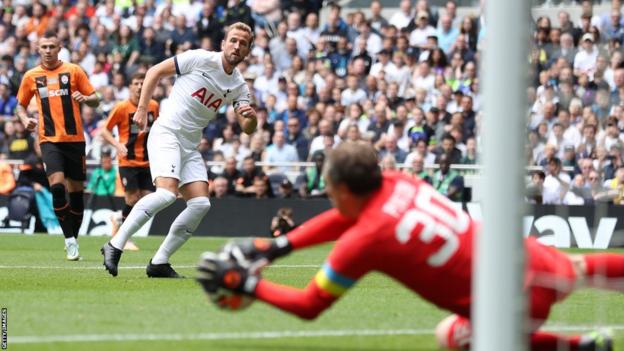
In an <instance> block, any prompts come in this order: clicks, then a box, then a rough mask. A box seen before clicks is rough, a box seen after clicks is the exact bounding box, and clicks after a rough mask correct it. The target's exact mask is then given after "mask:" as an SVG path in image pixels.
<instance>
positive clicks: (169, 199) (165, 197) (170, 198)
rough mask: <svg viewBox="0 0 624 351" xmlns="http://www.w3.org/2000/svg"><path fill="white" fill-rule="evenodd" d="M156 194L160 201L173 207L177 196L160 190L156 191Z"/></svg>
mask: <svg viewBox="0 0 624 351" xmlns="http://www.w3.org/2000/svg"><path fill="white" fill-rule="evenodd" d="M155 194H156V196H158V197H160V199H161V200H162V202H163V203H164V204H165V205H166V206H169V205H171V204H172V203H174V202H175V200H176V194H175V193H173V192H171V191H169V190H167V189H163V188H158V189H156V192H155Z"/></svg>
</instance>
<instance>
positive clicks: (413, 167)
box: [403, 152, 432, 184]
mask: <svg viewBox="0 0 624 351" xmlns="http://www.w3.org/2000/svg"><path fill="white" fill-rule="evenodd" d="M406 163H407V162H406ZM403 173H405V174H409V175H411V176H413V177H418V178H420V179H422V180H424V181H425V182H427V183H429V184H432V180H431V176H430V175H429V172H427V171H426V170H425V159H424V157H423V155H422V154H421V153H420V152H415V153H414V156H413V157H411V163H410V164H409V165H408V167H405V168H404V169H403Z"/></svg>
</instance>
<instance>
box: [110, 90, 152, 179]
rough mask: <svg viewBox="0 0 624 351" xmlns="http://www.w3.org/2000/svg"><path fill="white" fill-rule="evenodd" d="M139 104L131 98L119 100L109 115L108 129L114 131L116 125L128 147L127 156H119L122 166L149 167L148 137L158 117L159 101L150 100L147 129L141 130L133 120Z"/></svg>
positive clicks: (122, 140) (121, 140) (121, 139)
mask: <svg viewBox="0 0 624 351" xmlns="http://www.w3.org/2000/svg"><path fill="white" fill-rule="evenodd" d="M136 110H137V106H136V105H135V104H133V103H132V102H130V100H129V99H126V100H124V101H121V102H118V103H117V104H116V105H115V107H113V110H112V111H111V112H110V115H109V116H108V120H107V121H106V129H108V130H109V131H112V130H113V128H115V126H116V127H117V130H118V132H119V142H120V143H121V144H124V145H125V146H126V148H127V149H128V155H126V157H119V166H120V167H149V156H148V154H147V137H148V135H149V128H150V127H151V126H152V124H153V123H154V121H155V120H156V119H157V118H158V102H156V100H150V102H149V105H148V106H147V131H145V132H143V131H140V130H139V126H138V125H137V124H136V123H134V122H133V121H132V117H134V114H135V113H136Z"/></svg>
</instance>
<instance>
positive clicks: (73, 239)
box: [65, 237, 78, 246]
mask: <svg viewBox="0 0 624 351" xmlns="http://www.w3.org/2000/svg"><path fill="white" fill-rule="evenodd" d="M77 243H78V242H77V241H76V238H74V237H71V238H65V246H67V245H69V244H77Z"/></svg>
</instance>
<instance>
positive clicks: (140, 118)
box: [132, 108, 147, 130]
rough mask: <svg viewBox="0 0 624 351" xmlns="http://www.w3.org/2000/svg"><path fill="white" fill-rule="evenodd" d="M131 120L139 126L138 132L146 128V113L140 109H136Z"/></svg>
mask: <svg viewBox="0 0 624 351" xmlns="http://www.w3.org/2000/svg"><path fill="white" fill-rule="evenodd" d="M132 120H133V121H134V123H136V124H137V125H138V126H139V130H145V127H147V111H146V110H145V109H142V108H139V109H137V111H136V112H135V113H134V116H133V117H132Z"/></svg>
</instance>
